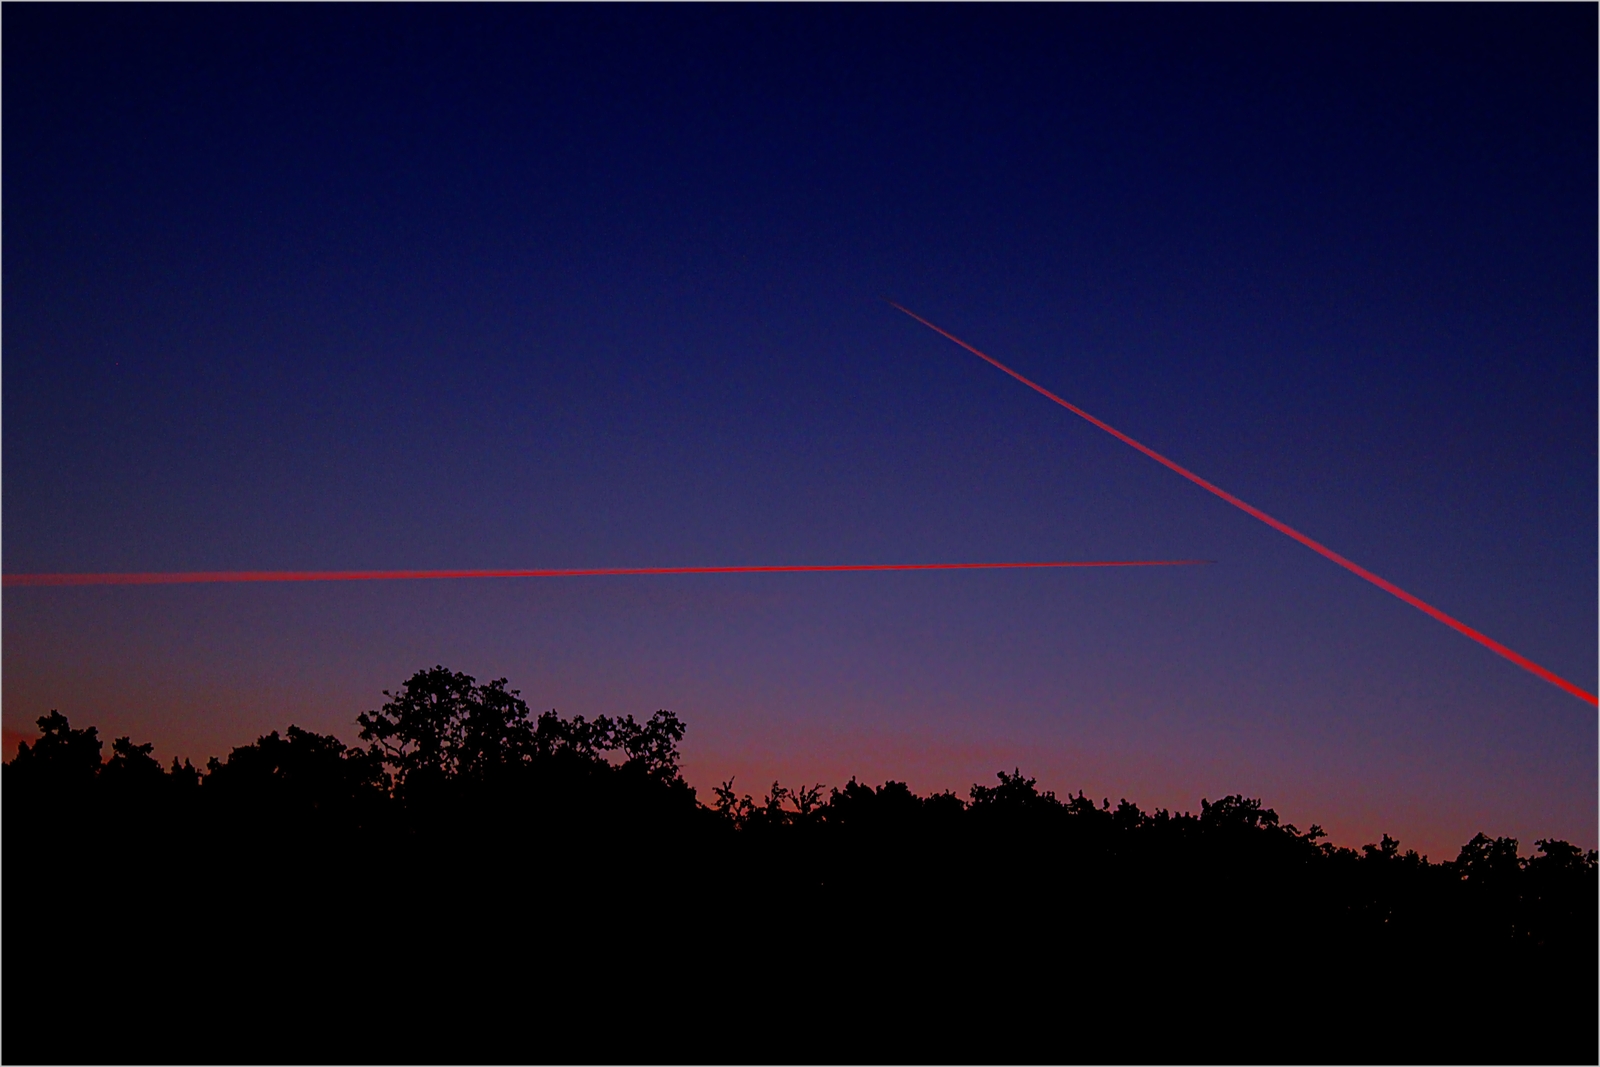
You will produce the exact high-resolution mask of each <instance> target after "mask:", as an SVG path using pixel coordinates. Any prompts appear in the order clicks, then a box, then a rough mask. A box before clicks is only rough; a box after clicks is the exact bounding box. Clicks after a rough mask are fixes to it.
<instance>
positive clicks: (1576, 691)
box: [886, 300, 1600, 706]
mask: <svg viewBox="0 0 1600 1067" xmlns="http://www.w3.org/2000/svg"><path fill="white" fill-rule="evenodd" d="M886 303H887V304H888V305H889V306H890V307H892V308H894V309H895V310H896V311H903V312H905V313H906V314H907V315H910V316H911V317H912V318H914V319H916V320H917V321H918V322H920V323H922V325H924V326H926V327H927V328H928V329H930V330H932V331H933V332H935V333H937V334H941V335H943V336H944V337H947V338H949V339H950V340H952V341H954V342H955V343H956V344H958V345H960V346H961V347H962V348H965V349H966V350H967V351H968V352H971V353H972V354H973V355H975V356H977V357H978V358H979V359H982V360H985V361H987V362H989V363H992V364H994V366H996V367H999V368H1000V369H1001V370H1003V371H1005V372H1006V373H1007V374H1009V375H1011V376H1012V377H1013V378H1015V379H1016V380H1017V381H1019V382H1021V383H1022V384H1023V385H1026V386H1027V387H1028V388H1029V389H1032V390H1034V391H1036V392H1039V393H1042V394H1044V395H1045V396H1047V397H1049V398H1050V399H1051V400H1054V401H1055V402H1056V403H1057V404H1060V405H1061V406H1062V407H1064V408H1066V409H1067V410H1068V411H1070V412H1072V413H1073V414H1074V415H1077V416H1079V417H1081V418H1084V419H1087V420H1088V421H1090V422H1092V423H1094V424H1095V425H1096V426H1098V427H1100V429H1102V430H1104V431H1105V432H1106V433H1108V434H1110V435H1111V436H1112V437H1115V438H1116V439H1117V440H1119V441H1121V442H1123V443H1124V444H1129V445H1132V446H1133V447H1134V448H1137V449H1138V450H1139V451H1140V452H1143V453H1144V454H1145V455H1147V456H1149V457H1150V458H1151V459H1153V460H1155V461H1156V462H1157V463H1160V464H1162V465H1163V466H1166V467H1169V468H1171V469H1172V470H1175V471H1177V472H1178V473H1179V474H1181V475H1183V476H1184V477H1185V478H1187V479H1189V480H1190V481H1191V482H1193V483H1194V484H1196V485H1198V486H1199V487H1200V488H1202V489H1204V490H1206V491H1208V492H1211V493H1215V494H1216V495H1217V496H1220V497H1221V498H1222V499H1224V500H1226V501H1227V502H1228V503H1230V504H1232V505H1233V506H1234V507H1236V508H1238V509H1239V510H1241V511H1243V512H1245V513H1246V514H1248V515H1253V516H1255V517H1256V518H1258V519H1260V520H1261V521H1262V522H1264V523H1266V524H1267V525H1268V526H1270V527H1272V528H1273V529H1274V530H1277V531H1278V532H1279V533H1283V534H1288V535H1289V536H1290V537H1292V538H1294V539H1295V540H1296V541H1299V542H1300V543H1301V544H1302V545H1305V546H1306V547H1307V548H1309V549H1311V550H1312V551H1314V552H1319V553H1321V554H1322V555H1324V556H1326V557H1327V558H1329V559H1331V560H1333V562H1335V563H1337V564H1338V565H1339V566H1341V567H1343V568H1344V569H1345V570H1347V571H1350V572H1352V573H1354V574H1359V575H1360V576H1361V577H1363V578H1365V579H1366V580H1367V581H1369V582H1371V583H1372V584H1373V585H1375V586H1377V587H1378V588H1379V589H1382V590H1383V591H1384V592H1386V593H1393V594H1394V595H1395V596H1397V597H1399V598H1400V599H1401V600H1404V601H1405V602H1406V603H1407V604H1410V605H1411V606H1412V607H1414V608H1417V609H1419V610H1421V611H1425V612H1427V613H1428V614H1429V615H1432V616H1433V617H1434V618H1436V619H1438V620H1439V621H1440V622H1442V623H1444V624H1445V625H1446V626H1448V627H1450V628H1451V629H1453V630H1457V631H1459V632H1460V633H1463V634H1466V635H1467V636H1468V637H1470V638H1472V639H1473V640H1474V641H1476V642H1478V643H1479V644H1480V645H1483V646H1484V647H1485V648H1487V649H1490V650H1491V651H1494V652H1497V653H1499V654H1500V655H1502V656H1504V657H1505V658H1506V659H1508V660H1510V661H1511V662H1512V663H1515V664H1516V665H1517V666H1519V667H1521V668H1522V669H1523V670H1526V671H1531V672H1533V673H1534V674H1537V675H1538V676H1539V677H1540V678H1543V679H1544V680H1545V681H1547V682H1549V683H1551V684H1552V685H1556V686H1559V687H1560V688H1562V689H1565V690H1566V691H1567V692H1569V693H1571V694H1572V695H1573V696H1575V697H1577V698H1578V699H1579V700H1586V701H1588V702H1589V703H1590V704H1594V705H1596V706H1600V699H1597V698H1596V697H1595V695H1594V694H1593V693H1590V692H1588V691H1586V690H1584V689H1580V688H1579V687H1578V686H1576V685H1573V684H1572V683H1571V682H1569V681H1567V680H1566V679H1565V678H1563V677H1561V676H1560V675H1559V674H1556V673H1555V672H1554V671H1549V670H1546V669H1545V668H1543V667H1541V666H1539V665H1538V664H1537V663H1535V662H1533V660H1531V659H1529V658H1528V657H1526V656H1523V655H1521V654H1519V653H1516V652H1513V651H1512V650H1511V649H1509V648H1507V647H1506V646H1505V645H1502V644H1501V643H1500V642H1498V641H1496V640H1495V639H1494V638H1492V637H1489V636H1488V635H1487V634H1481V633H1479V632H1478V631H1477V630H1474V629H1473V628H1472V627H1470V626H1468V625H1467V624H1466V623H1464V622H1461V621H1460V620H1459V619H1455V618H1452V617H1451V616H1449V615H1446V614H1445V613H1444V612H1442V611H1440V610H1439V609H1438V608H1436V607H1434V606H1433V605H1432V604H1429V603H1428V602H1427V601H1425V600H1422V599H1421V598H1419V597H1415V596H1412V595H1411V594H1410V593H1408V592H1406V591H1405V590H1404V589H1401V588H1400V587H1399V586H1398V585H1395V584H1394V583H1393V582H1389V581H1385V580H1384V579H1382V578H1379V577H1378V576H1377V575H1376V574H1373V573H1372V572H1371V571H1369V570H1367V569H1366V568H1365V567H1362V566H1360V565H1359V564H1356V563H1352V562H1350V561H1349V560H1347V559H1345V558H1344V557H1343V556H1341V555H1339V553H1337V552H1335V551H1334V550H1333V549H1331V548H1329V547H1328V546H1326V545H1324V544H1321V543H1319V542H1317V541H1314V540H1312V539H1311V538H1309V537H1307V536H1306V535H1305V534H1303V533H1301V532H1300V531H1299V530H1296V529H1295V528H1294V527H1292V526H1290V525H1288V524H1287V523H1283V522H1279V521H1278V520H1277V519H1275V518H1273V517H1272V516H1271V515H1268V514H1267V513H1266V512H1264V511H1262V510H1261V509H1260V508H1254V507H1251V506H1250V505H1249V504H1246V503H1245V502H1244V501H1243V500H1240V499H1239V498H1238V497H1236V496H1234V495H1233V494H1232V493H1229V492H1226V491H1224V490H1222V489H1219V488H1218V487H1217V486H1214V485H1212V484H1211V483H1210V482H1208V481H1206V480H1205V479H1204V478H1202V477H1200V476H1199V475H1198V474H1195V473H1194V472H1193V471H1190V470H1186V469H1185V468H1183V467H1180V466H1178V464H1176V463H1174V462H1172V460H1170V459H1168V458H1167V457H1166V456H1163V455H1162V454H1161V453H1159V452H1157V451H1156V450H1155V449H1153V448H1148V447H1146V446H1145V445H1142V444H1140V443H1139V442H1138V441H1135V440H1134V439H1133V438H1131V437H1129V436H1128V435H1127V434H1125V433H1123V432H1122V431H1121V430H1117V429H1114V428H1113V427H1110V426H1107V425H1106V424H1105V423H1103V422H1101V421H1100V420H1099V419H1097V418H1095V417H1094V416H1093V415H1091V414H1089V413H1088V412H1087V411H1084V410H1083V409H1082V408H1080V407H1077V406H1076V405H1073V404H1069V403H1067V402H1066V401H1065V400H1062V399H1061V398H1060V397H1059V396H1056V394H1054V393H1052V392H1051V391H1050V390H1048V389H1046V388H1045V387H1044V386H1042V385H1039V384H1038V383H1037V382H1032V381H1029V380H1028V379H1027V378H1024V377H1023V376H1022V375H1020V374H1018V373H1017V372H1016V371H1014V370H1012V369H1011V368H1010V367H1008V366H1006V365H1005V364H1004V363H1001V362H1000V361H999V360H998V359H995V358H994V357H993V356H991V355H988V354H986V353H984V352H980V351H978V350H977V349H976V348H973V347H972V346H971V345H969V344H967V342H965V341H963V340H962V339H961V338H959V337H957V336H956V335H955V334H953V333H950V332H949V331H947V330H942V329H940V328H939V327H937V326H935V325H934V324H933V323H931V322H929V321H928V320H927V319H925V318H923V317H922V316H921V315H918V314H917V313H916V312H915V311H912V310H910V309H909V308H904V307H901V306H900V305H899V304H896V303H895V302H894V301H893V300H889V301H886Z"/></svg>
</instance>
